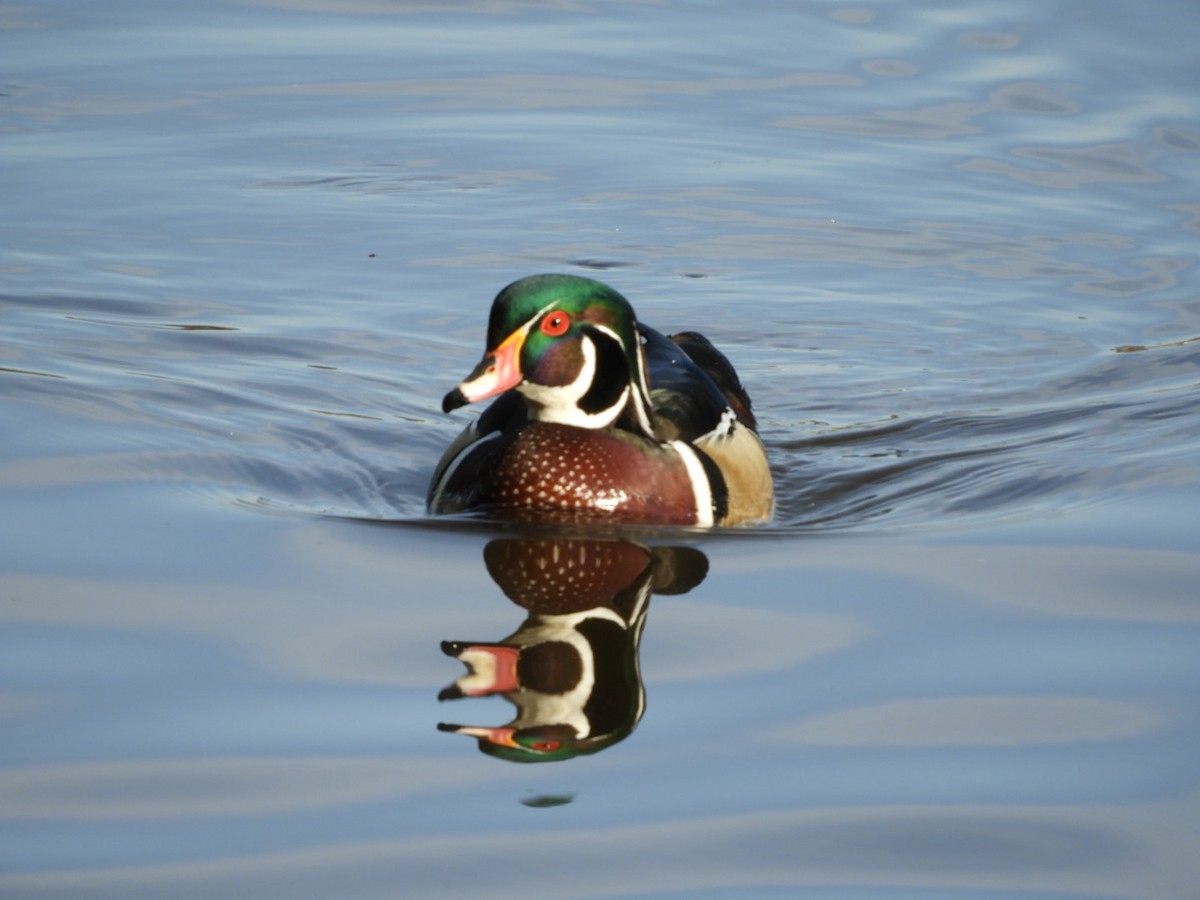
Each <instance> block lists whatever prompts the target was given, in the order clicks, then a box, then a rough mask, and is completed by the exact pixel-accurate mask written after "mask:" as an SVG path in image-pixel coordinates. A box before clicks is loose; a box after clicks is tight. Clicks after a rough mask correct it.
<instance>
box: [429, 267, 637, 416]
mask: <svg viewBox="0 0 1200 900" xmlns="http://www.w3.org/2000/svg"><path fill="white" fill-rule="evenodd" d="M509 390H516V391H518V392H519V393H520V394H522V395H523V396H524V398H525V401H526V404H527V406H528V408H529V415H530V418H531V419H533V420H536V421H541V422H558V423H561V424H564V425H574V426H577V427H581V428H607V427H608V426H610V425H612V424H613V423H614V422H616V420H617V419H618V418H619V417H620V416H621V414H622V413H623V412H625V411H626V410H628V411H629V413H630V416H629V420H630V422H631V424H632V425H633V426H634V427H636V428H637V429H639V430H641V431H643V432H645V433H646V434H652V433H653V426H652V424H651V416H650V399H649V394H650V392H649V388H648V386H647V381H646V365H645V358H644V355H643V351H642V344H641V339H640V338H639V336H638V331H637V320H636V318H635V316H634V313H633V308H632V307H631V306H630V305H629V301H628V300H626V299H625V298H624V297H622V296H621V295H620V294H619V293H617V292H616V291H615V290H613V289H612V288H610V287H609V286H608V285H606V284H603V283H601V282H599V281H594V280H592V279H590V278H581V277H579V276H576V275H532V276H530V277H528V278H522V279H520V280H519V281H514V282H513V283H512V284H510V285H509V286H508V287H506V288H504V290H502V291H501V292H500V293H499V294H497V295H496V299H495V300H494V301H493V303H492V312H491V316H490V318H489V320H488V334H487V349H486V352H485V353H484V355H483V359H482V360H481V361H480V363H479V365H478V366H476V367H475V369H474V371H472V372H471V374H470V375H468V376H467V377H466V379H465V380H463V381H462V382H460V383H459V385H458V386H457V387H456V388H454V390H452V391H450V392H449V393H448V394H446V397H445V399H444V400H443V401H442V409H443V410H444V411H446V412H450V411H451V410H452V409H457V408H458V407H460V406H464V405H465V404H467V403H474V402H476V401H478V400H486V399H487V398H489V397H494V396H497V395H499V394H503V393H504V392H506V391H509Z"/></svg>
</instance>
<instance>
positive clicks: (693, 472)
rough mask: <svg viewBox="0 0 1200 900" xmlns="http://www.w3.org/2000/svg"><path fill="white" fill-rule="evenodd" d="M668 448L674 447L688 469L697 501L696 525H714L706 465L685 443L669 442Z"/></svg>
mask: <svg viewBox="0 0 1200 900" xmlns="http://www.w3.org/2000/svg"><path fill="white" fill-rule="evenodd" d="M667 446H669V447H673V448H674V450H675V452H676V453H678V454H679V458H680V459H681V460H683V467H684V468H685V469H687V473H688V481H690V482H691V483H692V496H693V497H695V499H696V524H697V525H711V524H712V523H713V498H712V486H711V485H709V483H708V473H707V472H705V471H704V463H702V462H700V457H698V456H696V451H695V450H693V449H692V448H691V447H689V446H688V445H687V444H685V443H684V442H683V441H669V442H668V443H667Z"/></svg>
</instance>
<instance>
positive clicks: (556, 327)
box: [542, 311, 571, 337]
mask: <svg viewBox="0 0 1200 900" xmlns="http://www.w3.org/2000/svg"><path fill="white" fill-rule="evenodd" d="M570 327H571V317H570V316H568V315H567V314H566V313H565V312H558V311H556V312H552V313H548V314H547V315H546V318H544V319H542V334H544V335H546V336H547V337H561V336H562V335H564V334H566V333H567V329H568V328H570Z"/></svg>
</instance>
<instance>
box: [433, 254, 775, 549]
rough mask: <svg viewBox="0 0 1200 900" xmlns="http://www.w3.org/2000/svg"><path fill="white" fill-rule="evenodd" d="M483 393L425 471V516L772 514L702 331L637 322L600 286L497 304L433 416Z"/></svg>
mask: <svg viewBox="0 0 1200 900" xmlns="http://www.w3.org/2000/svg"><path fill="white" fill-rule="evenodd" d="M490 397H498V399H497V400H496V401H495V402H494V403H493V404H492V405H491V406H490V407H489V408H488V409H487V410H485V411H484V412H483V414H482V415H480V416H479V417H478V418H477V419H476V420H475V421H474V422H472V424H470V425H469V426H467V428H466V429H465V430H464V431H463V432H462V434H460V435H459V436H458V438H456V439H455V440H454V442H453V443H452V444H451V445H450V447H449V448H448V449H447V450H446V453H445V454H444V455H443V457H442V459H441V461H440V462H439V463H438V466H437V469H436V470H435V471H434V475H433V479H432V482H431V484H430V488H429V497H428V505H429V510H430V512H432V513H448V512H458V511H461V510H467V509H483V510H488V511H496V512H499V513H500V514H502V515H506V516H509V517H518V518H546V519H564V518H566V519H573V518H584V519H590V518H597V517H599V518H603V519H608V520H616V521H621V522H641V523H649V524H669V525H702V526H706V525H734V524H739V523H745V522H752V521H762V520H766V519H769V518H770V516H771V511H772V506H773V489H772V483H771V473H770V470H769V468H768V466H767V457H766V452H765V450H764V449H763V445H762V441H760V440H759V437H758V434H757V433H756V430H755V429H756V422H755V420H754V415H753V413H752V412H751V409H750V398H749V397H748V396H747V395H746V391H745V389H744V388H743V387H742V385H741V382H740V381H739V380H738V376H737V373H736V372H735V371H734V369H733V366H732V365H730V363H729V361H728V360H727V359H726V358H725V357H724V356H723V355H722V354H721V353H720V352H719V351H718V350H717V349H716V348H715V347H714V346H713V345H712V344H711V343H709V341H708V340H707V339H705V338H704V337H702V336H701V335H698V334H695V333H685V334H679V335H674V336H672V337H669V338H668V337H666V336H664V335H662V334H660V333H659V332H657V331H655V330H653V329H652V328H648V327H646V326H645V325H642V324H640V323H638V322H637V320H636V319H635V317H634V313H633V309H632V307H631V306H630V305H629V301H627V300H626V299H625V298H624V297H622V296H621V295H620V294H619V293H617V292H616V291H615V290H613V289H612V288H611V287H609V286H608V285H606V284H602V283H601V282H599V281H593V280H592V279H589V278H582V277H579V276H575V275H533V276H530V277H528V278H522V279H521V280H519V281H515V282H513V283H512V284H510V285H509V286H508V287H506V288H504V290H502V291H501V292H500V293H499V294H498V295H497V296H496V299H495V301H494V302H493V304H492V311H491V316H490V319H489V321H488V334H487V350H486V352H485V353H484V356H483V360H482V361H481V362H480V363H479V365H478V366H477V367H476V368H475V370H474V371H472V372H471V374H470V375H468V376H467V378H466V380H464V381H462V382H461V383H460V384H459V385H458V387H456V388H454V389H453V390H452V391H450V392H449V393H448V394H447V395H446V397H445V400H444V401H443V402H442V409H443V410H444V411H445V412H450V411H451V410H453V409H457V408H458V407H460V406H463V405H465V404H467V403H474V402H476V401H478V400H485V399H488V398H490Z"/></svg>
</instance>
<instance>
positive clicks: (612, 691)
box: [438, 538, 708, 762]
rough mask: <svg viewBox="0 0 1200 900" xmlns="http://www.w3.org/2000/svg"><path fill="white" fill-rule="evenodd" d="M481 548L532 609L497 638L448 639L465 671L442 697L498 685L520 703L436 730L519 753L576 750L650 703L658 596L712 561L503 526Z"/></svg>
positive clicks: (597, 746) (624, 732) (617, 729)
mask: <svg viewBox="0 0 1200 900" xmlns="http://www.w3.org/2000/svg"><path fill="white" fill-rule="evenodd" d="M483 558H484V562H485V563H486V564H487V570H488V574H490V575H491V576H492V579H493V580H494V581H495V582H496V584H498V585H499V586H500V589H501V590H502V591H503V592H504V594H505V596H507V597H508V598H509V599H510V600H512V602H513V603H515V604H517V605H518V606H520V607H523V608H524V609H526V610H528V612H529V615H528V616H527V617H526V619H525V621H524V622H522V623H521V625H520V627H519V628H517V630H516V631H514V632H513V633H512V634H510V635H509V636H508V637H506V638H503V639H502V640H500V641H496V642H475V641H444V642H443V643H442V650H443V652H445V653H446V655H447V656H453V657H455V658H456V659H459V660H461V661H462V662H463V663H465V664H466V666H467V672H466V674H464V675H463V676H462V677H461V678H459V679H458V680H457V681H456V682H454V683H453V684H452V685H450V686H449V687H447V688H445V689H444V690H443V691H442V692H441V693H440V694H438V699H439V700H458V699H461V698H463V697H487V696H491V695H493V694H500V695H501V696H503V697H504V698H505V699H506V700H508V701H509V702H510V703H512V704H513V705H514V706H515V707H516V710H517V715H516V718H514V719H513V720H512V721H511V722H509V723H508V724H507V725H502V726H498V727H485V726H476V725H450V724H446V723H442V724H439V725H438V728H439V730H441V731H449V732H454V733H456V734H465V735H470V736H471V737H474V738H477V739H478V741H479V749H480V750H482V751H483V752H484V753H487V754H490V755H492V756H498V757H501V758H502V759H508V760H512V761H514V762H547V761H552V760H562V759H571V758H572V757H575V756H580V755H583V754H587V753H595V752H597V751H599V750H603V749H604V748H605V747H611V746H612V745H613V744H616V743H618V742H619V741H621V740H624V739H625V738H626V737H627V736H628V735H629V734H630V733H631V732H632V731H633V729H634V728H635V727H636V726H637V724H638V722H639V721H640V720H641V718H642V713H643V711H644V710H645V708H646V695H645V689H644V688H643V686H642V679H641V673H640V671H639V667H638V645H639V643H640V641H641V637H642V628H643V626H644V625H645V622H646V611H647V608H648V607H649V603H650V596H651V595H652V594H684V593H687V592H688V591H690V590H691V589H692V588H694V587H695V586H696V585H698V584H700V582H702V581H703V580H704V576H705V575H706V574H707V573H708V559H707V557H705V555H704V554H703V553H701V552H700V551H699V550H695V549H692V548H690V547H646V546H643V545H641V544H636V543H633V542H630V541H624V540H595V539H583V538H504V539H499V540H494V541H492V542H491V543H489V544H488V545H487V546H486V547H485V548H484V551H483Z"/></svg>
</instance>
